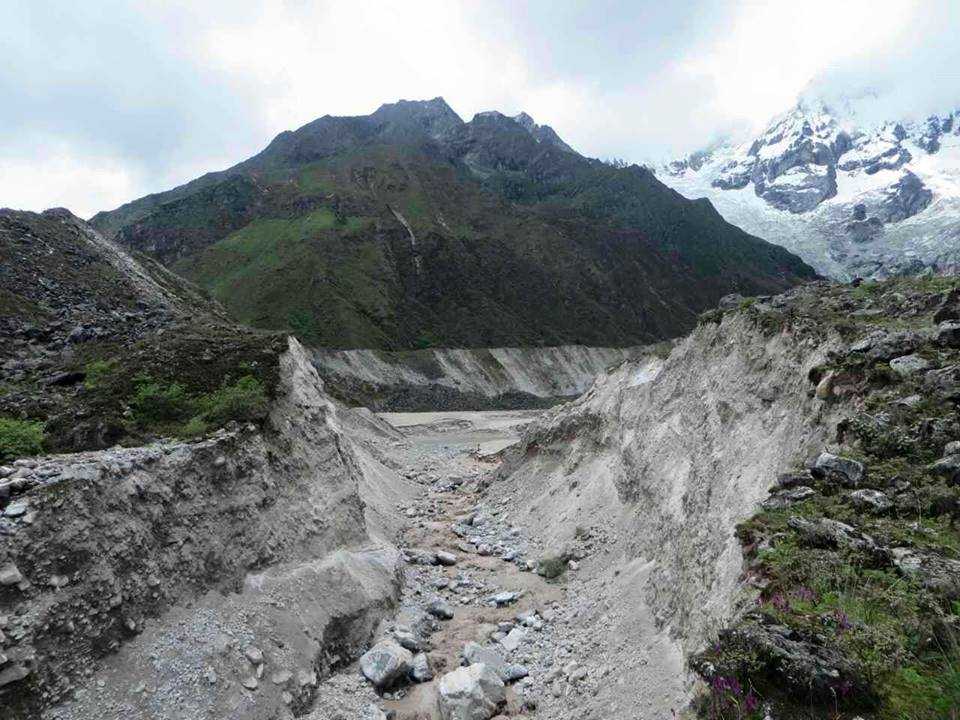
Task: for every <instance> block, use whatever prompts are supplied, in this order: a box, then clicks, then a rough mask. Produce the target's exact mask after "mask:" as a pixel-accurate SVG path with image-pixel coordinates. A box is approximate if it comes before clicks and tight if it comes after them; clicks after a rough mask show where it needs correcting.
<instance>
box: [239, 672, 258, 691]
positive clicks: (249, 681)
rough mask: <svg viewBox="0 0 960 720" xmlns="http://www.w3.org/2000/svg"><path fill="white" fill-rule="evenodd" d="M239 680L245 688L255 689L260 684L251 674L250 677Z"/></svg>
mask: <svg viewBox="0 0 960 720" xmlns="http://www.w3.org/2000/svg"><path fill="white" fill-rule="evenodd" d="M240 682H241V684H242V685H243V686H244V687H245V688H246V689H247V690H256V689H257V687H259V685H260V681H259V680H257V679H256V678H255V677H254V676H253V675H251V676H250V677H245V678H244V679H243V680H241V681H240Z"/></svg>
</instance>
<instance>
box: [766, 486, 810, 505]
mask: <svg viewBox="0 0 960 720" xmlns="http://www.w3.org/2000/svg"><path fill="white" fill-rule="evenodd" d="M816 494H817V492H816V490H814V489H813V488H811V487H807V486H806V485H800V486H798V487H791V488H790V489H789V490H781V491H780V492H777V493H775V494H774V495H772V496H770V497H769V498H767V499H766V500H764V502H763V506H764V507H765V508H767V509H768V510H778V509H781V508H785V507H789V506H790V505H793V504H794V503H798V502H802V501H804V500H806V499H807V498H810V497H813V496H814V495H816Z"/></svg>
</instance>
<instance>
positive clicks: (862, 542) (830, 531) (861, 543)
mask: <svg viewBox="0 0 960 720" xmlns="http://www.w3.org/2000/svg"><path fill="white" fill-rule="evenodd" d="M787 524H788V525H789V526H790V527H792V528H793V529H794V530H796V531H797V533H798V534H799V535H800V537H801V538H802V539H803V541H804V543H806V544H807V545H809V546H811V547H817V548H838V547H852V548H860V549H869V548H873V547H875V543H874V542H873V539H872V538H870V537H869V536H868V535H864V534H862V533H859V532H857V530H856V528H854V527H852V526H850V525H847V524H846V523H842V522H840V521H839V520H832V519H830V518H818V519H816V520H807V519H806V518H801V517H796V516H794V517H791V518H790V519H789V520H787Z"/></svg>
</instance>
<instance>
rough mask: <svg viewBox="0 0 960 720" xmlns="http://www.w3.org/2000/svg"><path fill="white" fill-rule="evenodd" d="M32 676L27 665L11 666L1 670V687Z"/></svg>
mask: <svg viewBox="0 0 960 720" xmlns="http://www.w3.org/2000/svg"><path fill="white" fill-rule="evenodd" d="M29 674H30V668H28V667H26V666H25V665H19V664H17V665H10V666H9V667H6V668H4V669H3V670H0V687H3V686H5V685H9V684H10V683H15V682H18V681H20V680H23V679H24V678H25V677H27V676H28V675H29Z"/></svg>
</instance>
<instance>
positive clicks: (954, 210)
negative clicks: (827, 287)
mask: <svg viewBox="0 0 960 720" xmlns="http://www.w3.org/2000/svg"><path fill="white" fill-rule="evenodd" d="M873 100H875V98H874V99H873ZM870 102H871V97H866V98H858V99H857V100H856V101H852V100H847V99H844V98H840V99H838V100H837V101H836V102H833V101H831V102H827V101H825V100H824V99H822V98H817V97H804V98H801V99H800V100H799V101H798V102H797V103H796V104H795V105H794V106H793V107H792V108H790V109H789V110H788V111H787V112H785V113H783V114H782V115H780V116H778V117H776V118H774V119H773V120H772V121H771V122H770V123H769V124H768V125H767V126H766V127H765V128H764V130H763V131H762V132H760V133H759V134H757V135H756V136H755V137H753V138H749V139H747V141H746V142H742V143H737V142H725V143H721V144H719V145H717V146H714V147H711V148H709V149H707V150H705V151H701V152H698V153H694V154H693V155H691V156H689V157H687V158H684V159H682V160H679V161H675V162H673V163H670V164H669V165H668V166H667V167H666V168H665V169H664V170H665V173H664V180H665V181H666V182H667V183H668V184H670V185H672V186H673V187H674V189H676V190H678V191H679V192H681V193H682V194H685V195H688V196H692V197H698V196H706V197H708V198H710V199H711V200H712V201H713V202H714V204H715V205H716V206H717V208H718V209H719V210H720V212H721V214H723V215H724V217H725V218H726V219H727V220H729V221H730V222H733V223H735V224H737V225H740V226H741V227H743V228H744V229H746V230H748V231H749V232H753V233H755V234H757V235H760V236H761V237H768V238H771V239H773V240H774V241H775V242H779V243H781V244H783V245H784V246H785V247H787V248H788V249H791V250H793V251H795V252H797V253H798V254H800V255H801V256H802V257H804V259H805V260H807V261H808V262H811V263H812V264H813V265H814V266H816V267H817V269H818V270H820V271H821V272H826V273H828V274H832V275H835V276H838V277H847V276H849V275H862V276H867V277H869V276H876V277H885V276H888V275H889V274H900V273H903V272H916V271H918V270H922V269H923V268H924V267H932V268H934V269H935V270H938V271H945V270H947V269H949V268H951V267H954V266H956V264H957V262H958V261H960V233H957V231H956V227H957V220H958V218H960V182H958V174H960V121H958V113H957V112H955V111H954V112H947V113H941V114H935V115H932V116H930V117H927V118H925V119H923V120H912V119H908V118H885V119H883V120H881V121H877V120H876V118H875V116H876V115H879V112H877V111H876V110H875V109H874V108H872V106H871V105H870ZM871 117H873V119H868V118H871ZM751 191H752V192H751ZM751 195H752V196H754V197H755V199H751V197H750V196H751ZM757 200H759V202H757ZM793 216H797V218H796V220H794V219H793Z"/></svg>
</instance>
